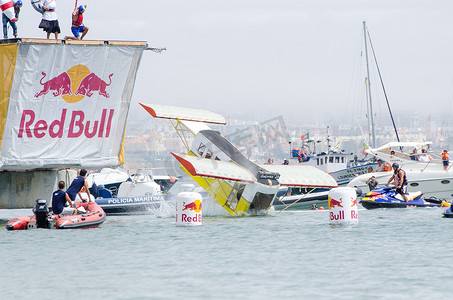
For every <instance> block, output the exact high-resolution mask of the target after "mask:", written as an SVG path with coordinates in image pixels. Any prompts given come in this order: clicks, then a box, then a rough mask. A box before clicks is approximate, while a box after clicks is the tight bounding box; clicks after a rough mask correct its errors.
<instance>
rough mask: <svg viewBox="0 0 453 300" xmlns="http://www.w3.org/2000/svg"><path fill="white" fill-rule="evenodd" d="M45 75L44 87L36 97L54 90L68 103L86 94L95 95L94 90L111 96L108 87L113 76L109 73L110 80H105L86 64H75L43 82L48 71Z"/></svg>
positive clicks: (41, 81)
mask: <svg viewBox="0 0 453 300" xmlns="http://www.w3.org/2000/svg"><path fill="white" fill-rule="evenodd" d="M42 75H43V77H42V78H41V80H40V81H39V83H40V84H41V85H42V86H43V89H42V90H41V91H39V92H38V93H36V95H35V98H38V97H40V96H42V95H46V94H47V93H49V92H50V91H53V95H54V96H55V97H57V96H60V95H61V97H62V98H63V100H64V101H66V102H68V103H76V102H79V101H81V100H82V99H83V98H84V97H85V96H86V97H91V96H93V94H94V93H93V92H99V95H101V96H104V97H105V98H110V94H109V93H108V92H107V87H108V86H109V85H111V84H112V76H113V75H114V73H111V74H110V75H109V82H108V83H107V82H105V81H104V80H102V79H101V78H100V77H99V76H97V75H96V74H95V73H93V72H91V71H90V69H88V67H87V66H85V65H75V66H73V67H71V68H69V69H68V70H67V71H66V72H63V73H61V74H59V75H57V76H55V77H54V78H51V79H49V80H48V81H46V82H43V80H44V78H45V77H46V73H44V72H42Z"/></svg>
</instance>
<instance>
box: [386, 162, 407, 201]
mask: <svg viewBox="0 0 453 300" xmlns="http://www.w3.org/2000/svg"><path fill="white" fill-rule="evenodd" d="M392 168H393V175H392V177H390V179H389V181H388V182H387V183H386V184H385V186H388V185H389V184H390V182H391V181H392V180H393V181H394V185H395V186H396V192H397V193H398V194H400V195H401V196H403V199H404V202H408V201H409V200H408V199H407V195H406V194H407V177H406V172H404V170H402V169H401V168H400V166H399V165H398V164H397V163H393V165H392Z"/></svg>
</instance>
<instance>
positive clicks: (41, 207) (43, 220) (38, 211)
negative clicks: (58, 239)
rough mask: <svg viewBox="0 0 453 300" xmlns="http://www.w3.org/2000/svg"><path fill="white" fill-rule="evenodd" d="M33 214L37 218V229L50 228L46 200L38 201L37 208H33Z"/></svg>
mask: <svg viewBox="0 0 453 300" xmlns="http://www.w3.org/2000/svg"><path fill="white" fill-rule="evenodd" d="M33 213H34V214H35V216H36V227H37V228H49V220H48V216H49V207H47V201H46V200H44V199H37V200H36V203H35V206H34V207H33Z"/></svg>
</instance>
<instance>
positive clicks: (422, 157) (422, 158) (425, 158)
mask: <svg viewBox="0 0 453 300" xmlns="http://www.w3.org/2000/svg"><path fill="white" fill-rule="evenodd" d="M418 160H419V161H422V162H429V161H431V160H433V157H432V156H431V155H429V154H428V153H427V152H426V149H422V154H420V155H419V157H418Z"/></svg>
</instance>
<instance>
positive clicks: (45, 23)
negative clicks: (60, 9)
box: [39, 0, 61, 40]
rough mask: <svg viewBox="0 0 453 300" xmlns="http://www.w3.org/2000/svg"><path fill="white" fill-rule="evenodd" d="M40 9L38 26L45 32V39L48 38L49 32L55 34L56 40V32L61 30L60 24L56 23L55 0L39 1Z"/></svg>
mask: <svg viewBox="0 0 453 300" xmlns="http://www.w3.org/2000/svg"><path fill="white" fill-rule="evenodd" d="M41 7H42V10H43V11H44V12H43V14H42V20H41V23H40V24H39V28H42V30H44V31H45V32H47V39H49V38H50V34H51V33H53V34H55V39H56V40H58V34H59V33H60V32H61V30H60V24H59V23H58V18H57V13H56V12H55V10H56V8H57V0H44V1H42V2H41Z"/></svg>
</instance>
